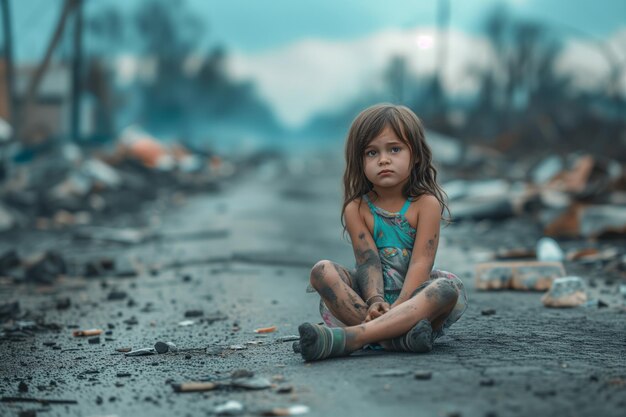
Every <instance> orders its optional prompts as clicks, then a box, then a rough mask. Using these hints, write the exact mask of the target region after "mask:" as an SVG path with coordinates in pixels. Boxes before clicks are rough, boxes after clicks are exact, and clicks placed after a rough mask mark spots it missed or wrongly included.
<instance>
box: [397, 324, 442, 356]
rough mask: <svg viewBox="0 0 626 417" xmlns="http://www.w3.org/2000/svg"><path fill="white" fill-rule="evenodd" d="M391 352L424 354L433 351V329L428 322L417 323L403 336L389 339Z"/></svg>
mask: <svg viewBox="0 0 626 417" xmlns="http://www.w3.org/2000/svg"><path fill="white" fill-rule="evenodd" d="M390 342H391V348H392V350H395V351H398V352H415V353H426V352H430V351H431V350H432V349H433V328H432V326H431V325H430V321H428V320H426V319H424V320H421V321H420V322H418V323H417V324H416V325H415V327H413V328H412V329H411V330H409V332H408V333H407V334H405V335H404V336H400V337H396V338H395V339H391V341H390Z"/></svg>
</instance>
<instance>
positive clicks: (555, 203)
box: [443, 152, 626, 239]
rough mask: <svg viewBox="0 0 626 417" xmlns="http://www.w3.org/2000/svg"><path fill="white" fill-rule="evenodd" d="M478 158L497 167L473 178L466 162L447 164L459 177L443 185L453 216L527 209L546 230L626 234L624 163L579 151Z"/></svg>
mask: <svg viewBox="0 0 626 417" xmlns="http://www.w3.org/2000/svg"><path fill="white" fill-rule="evenodd" d="M478 158H479V160H480V161H482V162H484V163H487V162H489V163H490V166H491V167H495V168H494V169H492V172H491V174H489V173H487V174H484V173H485V171H488V170H487V169H486V168H485V169H481V170H477V171H476V172H482V173H483V175H492V178H489V177H486V178H485V177H481V178H472V177H471V174H468V172H471V171H467V170H464V169H463V166H464V165H463V164H461V167H460V168H459V167H457V168H455V167H449V168H450V169H451V171H452V173H451V175H454V176H455V177H456V178H457V179H455V180H452V181H449V182H446V183H444V184H443V187H444V190H445V191H446V193H447V194H448V199H449V202H450V205H451V206H452V208H453V210H452V218H453V220H454V221H462V220H483V219H489V220H502V219H506V218H510V217H517V216H523V215H527V216H531V217H532V218H534V219H536V221H537V223H538V224H539V225H540V226H541V227H542V228H543V230H544V233H545V235H546V236H551V237H570V238H571V237H582V238H595V239H597V238H601V237H604V236H616V235H619V236H626V214H625V213H626V169H625V167H624V164H622V163H619V162H617V161H614V160H609V159H600V158H594V157H593V156H591V155H588V154H577V153H575V154H570V155H567V156H565V157H560V156H549V157H547V158H545V159H542V160H540V161H539V162H537V163H535V164H534V165H532V163H530V162H528V161H524V160H522V161H518V162H516V163H514V162H507V161H506V159H505V157H504V156H497V155H494V154H493V152H490V153H489V154H488V155H487V154H484V155H483V156H482V159H481V157H480V156H479V157H478ZM488 160H489V161H488ZM467 164H468V163H467V162H466V163H465V165H467ZM463 177H466V178H465V179H462V178H463ZM459 178H461V179H459ZM496 178H497V179H496Z"/></svg>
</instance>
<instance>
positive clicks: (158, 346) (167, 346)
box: [154, 342, 178, 353]
mask: <svg viewBox="0 0 626 417" xmlns="http://www.w3.org/2000/svg"><path fill="white" fill-rule="evenodd" d="M154 350H156V351H157V353H167V352H176V351H178V348H177V347H176V345H175V344H174V343H172V342H156V343H155V344H154Z"/></svg>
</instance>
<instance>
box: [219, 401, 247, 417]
mask: <svg viewBox="0 0 626 417" xmlns="http://www.w3.org/2000/svg"><path fill="white" fill-rule="evenodd" d="M243 410H244V407H243V404H241V403H240V402H239V401H233V400H230V401H227V402H225V403H224V404H220V405H217V406H215V408H214V409H213V412H214V413H215V414H218V415H228V416H234V415H237V414H240V413H242V412H243Z"/></svg>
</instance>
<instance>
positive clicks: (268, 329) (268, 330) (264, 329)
mask: <svg viewBox="0 0 626 417" xmlns="http://www.w3.org/2000/svg"><path fill="white" fill-rule="evenodd" d="M275 331H276V326H271V327H261V328H260V329H255V330H254V333H272V332H275Z"/></svg>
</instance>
